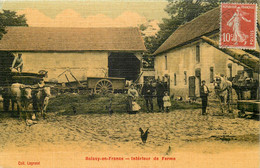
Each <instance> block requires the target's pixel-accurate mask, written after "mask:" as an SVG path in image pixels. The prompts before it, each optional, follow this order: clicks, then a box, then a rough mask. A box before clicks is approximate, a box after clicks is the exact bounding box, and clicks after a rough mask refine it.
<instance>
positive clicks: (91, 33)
mask: <svg viewBox="0 0 260 168" xmlns="http://www.w3.org/2000/svg"><path fill="white" fill-rule="evenodd" d="M6 30H7V33H6V34H5V35H4V36H3V38H2V39H1V40H0V51H88V50H92V51H94V50H99V51H101V50H102V51H104V50H106V51H144V50H146V49H145V46H144V42H143V39H142V37H141V34H140V32H139V29H138V28H131V27H130V28H54V27H52V28H50V27H7V29H6Z"/></svg>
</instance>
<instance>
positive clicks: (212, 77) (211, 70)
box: [209, 67, 214, 83]
mask: <svg viewBox="0 0 260 168" xmlns="http://www.w3.org/2000/svg"><path fill="white" fill-rule="evenodd" d="M209 71H210V76H209V79H210V83H213V82H214V68H213V67H210V69H209Z"/></svg>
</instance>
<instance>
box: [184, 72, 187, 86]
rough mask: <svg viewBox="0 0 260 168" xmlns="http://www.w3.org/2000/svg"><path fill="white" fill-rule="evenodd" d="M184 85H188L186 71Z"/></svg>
mask: <svg viewBox="0 0 260 168" xmlns="http://www.w3.org/2000/svg"><path fill="white" fill-rule="evenodd" d="M184 85H187V72H186V71H184Z"/></svg>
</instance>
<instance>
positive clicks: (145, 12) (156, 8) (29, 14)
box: [0, 0, 168, 29]
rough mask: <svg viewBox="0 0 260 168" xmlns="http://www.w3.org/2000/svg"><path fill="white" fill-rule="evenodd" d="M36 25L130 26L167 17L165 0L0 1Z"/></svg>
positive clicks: (154, 21)
mask: <svg viewBox="0 0 260 168" xmlns="http://www.w3.org/2000/svg"><path fill="white" fill-rule="evenodd" d="M0 4H1V5H0V9H6V10H13V11H17V13H18V14H25V15H26V18H27V23H28V24H29V26H34V27H129V26H138V25H140V24H143V23H146V24H147V22H149V23H148V24H150V25H151V26H152V27H155V29H157V28H158V27H156V25H157V24H158V23H159V22H161V20H162V18H165V17H167V16H168V15H167V13H166V12H165V11H164V8H165V7H166V5H167V4H168V2H167V1H166V0H74V1H72V0H55V1H53V0H0Z"/></svg>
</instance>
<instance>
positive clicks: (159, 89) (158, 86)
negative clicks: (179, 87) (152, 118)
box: [156, 79, 165, 112]
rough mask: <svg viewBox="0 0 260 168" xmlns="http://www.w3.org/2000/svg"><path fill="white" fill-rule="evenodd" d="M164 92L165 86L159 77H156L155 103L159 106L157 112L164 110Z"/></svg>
mask: <svg viewBox="0 0 260 168" xmlns="http://www.w3.org/2000/svg"><path fill="white" fill-rule="evenodd" d="M164 92H165V87H164V85H163V83H162V82H161V81H160V79H158V80H157V83H156V96H157V104H158V107H159V112H161V111H163V110H164V107H163V96H164Z"/></svg>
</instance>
